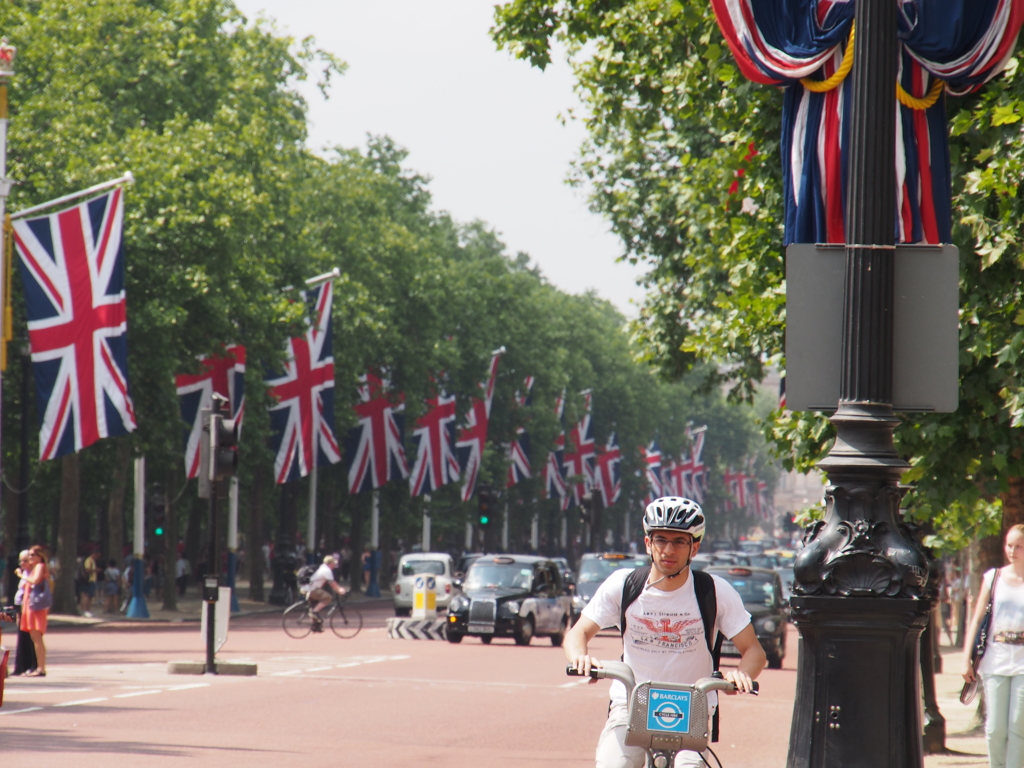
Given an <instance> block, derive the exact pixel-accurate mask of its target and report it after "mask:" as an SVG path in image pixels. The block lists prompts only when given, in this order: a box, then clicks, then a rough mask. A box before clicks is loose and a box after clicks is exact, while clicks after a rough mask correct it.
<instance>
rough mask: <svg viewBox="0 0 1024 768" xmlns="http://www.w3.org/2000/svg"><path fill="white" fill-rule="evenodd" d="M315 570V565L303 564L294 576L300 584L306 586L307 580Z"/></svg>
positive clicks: (310, 578)
mask: <svg viewBox="0 0 1024 768" xmlns="http://www.w3.org/2000/svg"><path fill="white" fill-rule="evenodd" d="M316 572H317V566H315V565H304V566H302V567H301V568H300V569H299V571H298V573H296V574H295V578H296V580H297V581H298V583H299V584H301V585H302V586H304V587H305V586H307V585H308V584H309V582H311V581H312V580H313V574H314V573H316Z"/></svg>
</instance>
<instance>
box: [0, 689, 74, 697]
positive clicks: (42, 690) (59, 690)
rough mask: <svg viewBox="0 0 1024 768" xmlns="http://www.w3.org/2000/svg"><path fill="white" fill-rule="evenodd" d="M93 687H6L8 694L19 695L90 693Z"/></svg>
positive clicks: (5, 691) (6, 693)
mask: <svg viewBox="0 0 1024 768" xmlns="http://www.w3.org/2000/svg"><path fill="white" fill-rule="evenodd" d="M91 690H92V688H15V689H14V690H11V689H10V688H6V689H5V690H4V694H5V695H6V696H19V695H21V694H23V693H88V692H89V691H91Z"/></svg>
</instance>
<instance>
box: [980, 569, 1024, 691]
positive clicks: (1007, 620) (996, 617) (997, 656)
mask: <svg viewBox="0 0 1024 768" xmlns="http://www.w3.org/2000/svg"><path fill="white" fill-rule="evenodd" d="M994 575H995V569H993V570H991V571H988V572H987V573H986V574H985V576H984V578H983V580H982V583H983V584H985V585H987V586H988V587H989V589H990V590H991V587H992V578H993V576H994ZM997 632H1024V585H1022V586H1019V587H1013V586H1010V585H1009V584H1007V583H1006V580H1005V579H1003V578H1002V577H1000V579H999V581H998V582H996V599H995V602H993V604H992V621H991V624H990V627H989V632H988V647H987V648H986V649H985V655H984V656H983V657H982V659H981V666H980V667H979V668H978V671H979V672H980V673H981V674H983V675H1006V676H1007V677H1012V676H1013V675H1024V645H1010V644H1008V643H997V642H996V641H995V639H994V638H995V636H996V633H997Z"/></svg>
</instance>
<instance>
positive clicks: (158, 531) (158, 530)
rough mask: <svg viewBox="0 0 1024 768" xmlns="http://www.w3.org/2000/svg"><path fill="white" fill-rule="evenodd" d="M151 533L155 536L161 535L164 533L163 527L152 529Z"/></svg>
mask: <svg viewBox="0 0 1024 768" xmlns="http://www.w3.org/2000/svg"><path fill="white" fill-rule="evenodd" d="M153 533H155V534H156V535H157V536H163V535H164V529H163V528H157V529H156V530H155V531H153Z"/></svg>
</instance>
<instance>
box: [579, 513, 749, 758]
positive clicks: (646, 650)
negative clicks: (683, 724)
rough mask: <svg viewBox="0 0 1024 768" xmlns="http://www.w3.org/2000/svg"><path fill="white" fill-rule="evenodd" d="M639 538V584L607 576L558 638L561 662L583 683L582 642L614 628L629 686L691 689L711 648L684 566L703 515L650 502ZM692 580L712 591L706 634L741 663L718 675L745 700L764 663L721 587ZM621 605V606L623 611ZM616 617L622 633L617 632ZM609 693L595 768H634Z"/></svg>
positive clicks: (706, 667) (713, 702)
mask: <svg viewBox="0 0 1024 768" xmlns="http://www.w3.org/2000/svg"><path fill="white" fill-rule="evenodd" d="M644 534H645V536H644V543H645V544H646V545H647V553H648V554H649V555H650V556H651V560H652V565H651V568H650V575H649V576H648V577H647V579H646V583H644V584H642V586H641V585H640V584H638V583H637V581H636V580H637V577H634V579H633V580H632V581H631V582H630V583H629V584H627V579H628V578H629V576H630V574H631V573H632V571H629V570H627V569H624V568H623V569H621V570H618V571H616V572H614V573H613V574H612V575H611V576H609V577H608V579H607V580H605V582H604V583H603V584H602V585H601V586H600V587H599V588H598V590H597V592H596V593H595V595H594V597H593V598H592V599H591V601H590V602H589V603H588V604H587V607H586V608H584V609H583V614H582V616H581V617H580V619H579V621H577V622H576V624H575V625H573V628H572V629H571V630H570V631H569V633H568V634H567V635H566V637H565V642H564V643H563V648H564V649H565V655H566V657H567V658H568V659H569V662H570V665H571V666H573V667H575V668H576V671H577V673H578V674H580V675H584V676H587V677H589V676H590V669H591V667H592V666H600V662H599V661H598V660H597V659H596V658H594V657H593V656H590V655H589V653H588V650H587V648H588V645H589V643H590V641H591V640H592V639H593V638H594V636H595V635H596V634H597V633H598V631H599V630H600V629H601V628H602V627H611V626H618V627H619V628H620V629H622V630H623V634H622V646H623V657H622V658H623V661H624V662H626V664H628V665H629V666H630V668H632V670H633V673H634V675H635V676H636V679H637V681H646V680H651V681H657V682H666V683H680V684H691V683H695V682H696V681H697V680H699V679H701V678H703V677H709V676H710V675H711V673H712V671H713V669H714V661H713V657H712V653H711V650H710V649H711V648H712V646H713V645H714V638H712V642H708V640H707V639H706V638H705V631H704V617H703V614H702V612H701V608H702V605H701V603H700V602H698V596H697V589H695V585H694V581H695V578H694V577H693V574H691V572H690V561H691V559H692V558H693V556H694V555H695V554H697V552H698V550H699V549H700V543H701V539H702V538H703V537H704V513H703V510H701V508H700V505H699V504H697V503H696V502H694V501H690V500H689V499H684V498H681V497H676V496H667V497H664V498H660V499H656V500H655V501H653V502H652V503H651V504H649V505H648V506H647V510H646V512H645V514H644ZM637 571H638V576H642V575H643V573H642V571H640V569H637ZM698 576H700V578H701V585H698V588H699V589H700V590H702V591H703V590H705V589H706V591H707V593H711V592H712V589H713V595H714V597H715V603H716V607H715V613H714V618H713V619H711V618H709V619H708V621H709V623H713V626H714V627H715V632H714V634H715V635H716V636H717V635H718V633H719V632H720V633H721V634H722V635H724V636H725V637H727V638H729V639H730V640H731V641H732V643H733V644H734V645H735V646H736V650H737V651H738V652H739V653H740V656H741V658H740V661H739V665H738V666H737V667H736V668H735V669H727V670H723V675H724V677H725V679H727V680H730V681H731V682H733V683H734V684H735V685H736V688H737V691H738V692H742V693H748V692H750V691H751V690H752V688H753V686H752V682H753V679H754V678H756V677H757V676H758V675H759V674H760V673H761V670H762V669H764V666H765V663H766V658H765V653H764V650H763V649H762V648H761V645H760V643H758V641H757V635H756V634H755V632H754V627H753V626H752V625H751V623H750V614H749V613H747V611H746V609H745V608H744V607H743V601H742V599H741V598H740V596H739V594H738V593H737V592H736V590H735V589H733V587H732V585H730V584H729V583H728V582H726V581H725V580H723V579H720V578H718V577H713V576H709V575H708V574H698ZM709 578H711V579H713V582H710V581H708V579H709ZM630 588H632V589H635V591H634V592H633V593H632V594H635V595H636V596H635V598H633V599H632V600H631V601H630V598H629V597H626V596H627V595H628V594H630V592H629V589H630ZM636 593H639V594H636ZM624 597H626V599H627V601H629V602H628V604H627V605H626V606H625V611H623V598H624ZM705 604H706V603H705ZM623 614H624V615H625V624H626V626H625V627H622V626H621V623H622V616H623ZM609 693H610V696H611V706H610V707H609V709H608V720H607V721H606V723H605V726H604V730H603V731H602V732H601V736H600V738H599V739H598V744H597V768H642V766H643V765H644V760H645V753H644V750H643V749H641V748H640V747H628V746H626V744H625V736H626V728H627V721H628V714H629V702H628V701H627V700H626V689H625V686H623V685H622V683H620V682H615V683H612V687H611V690H610V692H609ZM717 704H718V697H717V694H715V693H711V694H709V695H708V709H709V712H708V714H709V715H711V714H712V712H713V711H714V709H715V707H716V706H717ZM675 765H676V767H677V768H679V766H701V765H704V762H703V759H702V757H701V755H700V754H699V753H696V752H680V753H679V754H678V755H677V756H676V761H675Z"/></svg>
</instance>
